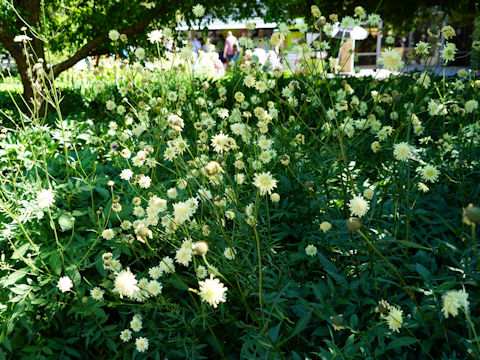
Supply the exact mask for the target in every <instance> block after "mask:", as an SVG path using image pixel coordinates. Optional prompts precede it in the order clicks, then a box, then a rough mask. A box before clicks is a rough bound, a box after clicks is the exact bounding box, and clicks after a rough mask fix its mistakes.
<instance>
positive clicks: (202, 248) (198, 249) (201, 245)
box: [192, 241, 208, 255]
mask: <svg viewBox="0 0 480 360" xmlns="http://www.w3.org/2000/svg"><path fill="white" fill-rule="evenodd" d="M192 250H193V253H194V254H195V255H205V254H206V253H207V252H208V243H207V242H206V241H195V242H194V243H193V244H192Z"/></svg>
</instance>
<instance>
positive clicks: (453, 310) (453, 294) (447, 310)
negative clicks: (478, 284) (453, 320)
mask: <svg viewBox="0 0 480 360" xmlns="http://www.w3.org/2000/svg"><path fill="white" fill-rule="evenodd" d="M442 299H443V307H442V311H443V314H444V315H445V318H446V319H448V316H449V315H452V316H453V317H455V316H457V315H458V309H460V308H464V309H465V311H467V310H468V305H469V302H468V294H467V292H466V291H465V290H450V291H447V292H446V293H445V294H444V295H443V297H442Z"/></svg>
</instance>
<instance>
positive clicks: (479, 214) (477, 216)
mask: <svg viewBox="0 0 480 360" xmlns="http://www.w3.org/2000/svg"><path fill="white" fill-rule="evenodd" d="M463 215H464V218H466V219H467V220H468V221H469V222H470V223H471V224H472V225H473V224H476V223H478V222H480V207H478V206H475V205H473V204H468V206H467V207H466V208H465V209H463ZM469 225H470V224H469Z"/></svg>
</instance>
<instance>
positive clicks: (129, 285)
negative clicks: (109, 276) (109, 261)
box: [113, 269, 139, 298]
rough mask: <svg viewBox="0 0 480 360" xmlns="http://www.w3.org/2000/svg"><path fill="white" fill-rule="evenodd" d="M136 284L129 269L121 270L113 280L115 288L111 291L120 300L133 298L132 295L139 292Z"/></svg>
mask: <svg viewBox="0 0 480 360" xmlns="http://www.w3.org/2000/svg"><path fill="white" fill-rule="evenodd" d="M137 283H138V281H137V279H135V275H133V274H132V272H131V271H130V269H127V270H123V271H121V272H120V273H118V275H117V277H116V278H115V282H114V285H115V287H114V289H113V291H114V292H116V293H118V294H119V295H120V297H121V298H123V297H124V296H127V297H129V298H131V297H133V294H134V293H135V292H136V291H138V290H139V288H138V286H137Z"/></svg>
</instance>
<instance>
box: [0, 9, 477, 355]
mask: <svg viewBox="0 0 480 360" xmlns="http://www.w3.org/2000/svg"><path fill="white" fill-rule="evenodd" d="M197 10H198V11H197V12H198V14H199V16H201V11H200V10H201V9H199V8H197ZM312 13H313V15H314V17H315V18H314V23H312V24H311V30H312V31H317V32H318V31H320V30H323V32H324V33H325V34H327V35H328V34H329V33H330V29H331V26H332V23H333V22H335V18H334V17H330V18H325V17H322V16H321V14H320V12H319V10H318V9H317V8H315V7H314V8H312ZM360 19H368V22H369V23H370V24H371V25H375V24H377V23H378V21H379V17H378V16H377V15H375V14H371V15H368V16H367V15H366V14H365V13H364V11H363V9H361V8H358V9H356V12H355V15H354V16H352V17H346V18H344V19H343V20H342V23H344V25H345V26H352V25H355V24H356V22H357V21H359V20H360ZM279 28H280V32H278V33H275V34H276V35H274V36H273V37H272V39H271V42H272V45H276V44H278V43H279V42H280V41H281V40H282V37H283V36H285V33H286V32H287V31H289V30H288V27H287V26H282V25H280V26H279ZM302 31H303V32H306V31H307V28H305V29H302ZM451 31H452V30H451V28H450V27H448V26H447V27H445V28H444V29H443V30H442V32H443V35H444V36H445V37H446V38H447V40H448V39H449V38H451V36H452V34H451ZM159 34H160V33H159V32H157V33H153V35H152V42H155V41H160V39H161V36H167V37H169V36H171V35H170V30H169V29H163V31H162V33H161V36H160V35H159ZM118 35H120V34H118ZM154 35H157V36H154ZM440 35H441V34H440V33H437V34H435V33H431V34H430V36H431V37H432V39H430V40H431V41H429V43H426V42H425V43H419V44H417V47H416V53H417V55H419V56H424V57H425V59H426V60H427V61H426V63H427V64H429V62H428V58H429V54H430V52H431V51H432V50H433V47H435V46H437V45H432V44H437V42H438V40H439V38H440ZM111 38H112V41H117V40H118V38H117V34H116V33H115V32H112V33H111ZM20 40H21V41H24V45H25V46H28V45H27V44H28V39H23V40H22V39H20ZM330 40H331V39H329V38H328V37H327V38H326V39H325V41H317V42H315V43H313V44H311V45H309V44H307V43H306V42H305V43H304V44H301V45H299V46H298V47H297V49H296V51H297V52H298V53H299V54H301V56H302V62H301V63H300V65H299V67H298V70H299V71H298V73H295V72H292V71H289V70H288V69H279V68H274V67H273V68H272V67H269V66H268V64H267V65H266V66H260V65H258V64H256V63H255V61H246V62H244V63H242V64H239V65H238V66H237V67H234V68H232V69H231V70H230V71H229V72H227V74H226V75H225V76H222V77H219V76H217V74H216V72H215V70H214V69H215V67H214V66H213V64H214V62H215V60H216V59H215V58H209V57H206V58H203V59H202V61H199V60H198V59H197V58H196V57H195V55H194V54H193V52H192V49H191V47H189V46H184V47H182V48H181V50H180V51H179V52H178V53H168V54H165V55H164V56H159V57H158V58H155V59H153V58H149V59H147V58H146V57H145V54H144V52H143V51H142V50H139V49H137V51H136V52H135V56H136V60H135V61H114V62H111V63H105V64H103V65H102V66H100V67H99V68H97V69H95V70H91V71H86V72H84V73H80V74H78V73H69V74H66V75H64V77H63V78H61V79H59V80H57V81H60V82H62V81H63V82H64V83H63V84H64V85H65V84H67V85H65V86H61V87H60V90H59V87H55V86H45V88H48V89H49V90H48V91H45V92H44V93H43V94H42V96H44V99H45V100H46V101H47V102H48V103H49V104H50V107H51V108H52V109H53V111H52V112H51V113H50V114H49V115H48V116H44V115H42V114H43V113H42V112H40V111H39V110H40V109H39V108H33V109H32V111H31V113H29V112H27V111H22V109H21V107H20V106H18V107H15V106H13V107H12V108H9V109H7V110H3V111H2V115H3V116H4V120H3V126H2V128H1V134H0V136H1V137H0V163H1V173H0V186H1V192H0V223H1V226H2V228H1V232H0V251H1V255H0V256H1V263H0V265H1V266H0V275H1V277H0V284H1V290H0V316H1V319H2V322H1V324H0V343H1V344H2V346H1V347H0V357H1V358H21V359H30V358H31V359H43V358H44V359H54V358H61V359H67V358H72V359H73V358H82V359H83V358H98V359H116V358H124V359H130V358H137V359H147V358H152V359H163V358H168V359H207V358H208V359H216V358H224V359H236V358H242V359H243V358H248V359H256V358H262V359H302V358H307V359H316V358H320V359H334V358H339V359H388V358H395V359H469V358H472V359H475V358H479V357H480V343H479V339H478V333H477V331H478V319H479V316H480V314H479V312H478V302H479V293H480V292H479V289H478V286H479V271H480V259H479V256H478V247H477V239H478V230H476V223H478V222H479V217H480V215H479V208H478V207H477V206H476V205H475V204H477V205H478V203H479V194H480V186H479V180H480V171H479V159H480V147H479V141H480V137H479V130H480V124H479V109H478V98H479V91H480V80H478V79H477V78H476V73H475V72H472V71H461V72H459V74H458V76H455V77H454V78H446V77H445V76H443V77H438V76H435V75H434V74H432V73H429V66H428V65H427V66H426V68H425V71H424V72H421V73H415V74H400V75H392V76H390V77H387V78H385V79H376V78H372V77H366V78H355V77H342V76H339V75H338V74H337V73H338V67H339V64H338V62H336V60H335V59H334V58H330V59H327V60H326V61H322V60H317V61H315V60H312V58H313V57H314V54H315V52H316V51H318V50H320V49H324V50H328V49H329V48H330V47H332V48H333V47H334V44H335V43H336V42H335V41H334V40H332V41H331V42H330ZM243 41H244V47H245V48H248V46H249V44H248V41H247V40H243ZM332 53H335V51H332ZM454 54H455V48H454V45H452V44H451V43H448V42H447V44H446V46H445V48H444V50H443V51H442V61H443V62H444V63H445V65H447V64H448V62H449V61H451V60H452V59H453V56H454ZM381 60H382V61H381V64H382V66H383V67H385V68H387V69H389V70H400V71H401V70H402V68H403V67H404V64H403V62H402V61H401V59H400V57H399V55H398V53H396V52H395V51H394V50H391V49H386V50H385V51H384V53H383V54H382V57H381ZM209 61H210V62H209ZM210 65H212V66H210ZM36 69H37V70H38V71H40V72H42V71H43V70H42V67H37V68H36ZM335 74H337V75H335ZM41 76H42V79H44V81H46V82H48V81H51V78H50V77H49V74H48V73H41ZM69 91H70V92H71V93H72V94H75V96H70V97H69V96H68V95H65V98H64V99H62V97H63V96H64V95H62V94H68V93H69ZM78 95H80V96H78ZM62 103H67V104H70V105H69V106H68V107H67V108H68V109H72V110H68V111H67V112H65V108H64V109H63V110H62ZM75 108H77V109H79V111H74V110H73V109H75ZM19 112H21V114H19Z"/></svg>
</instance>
